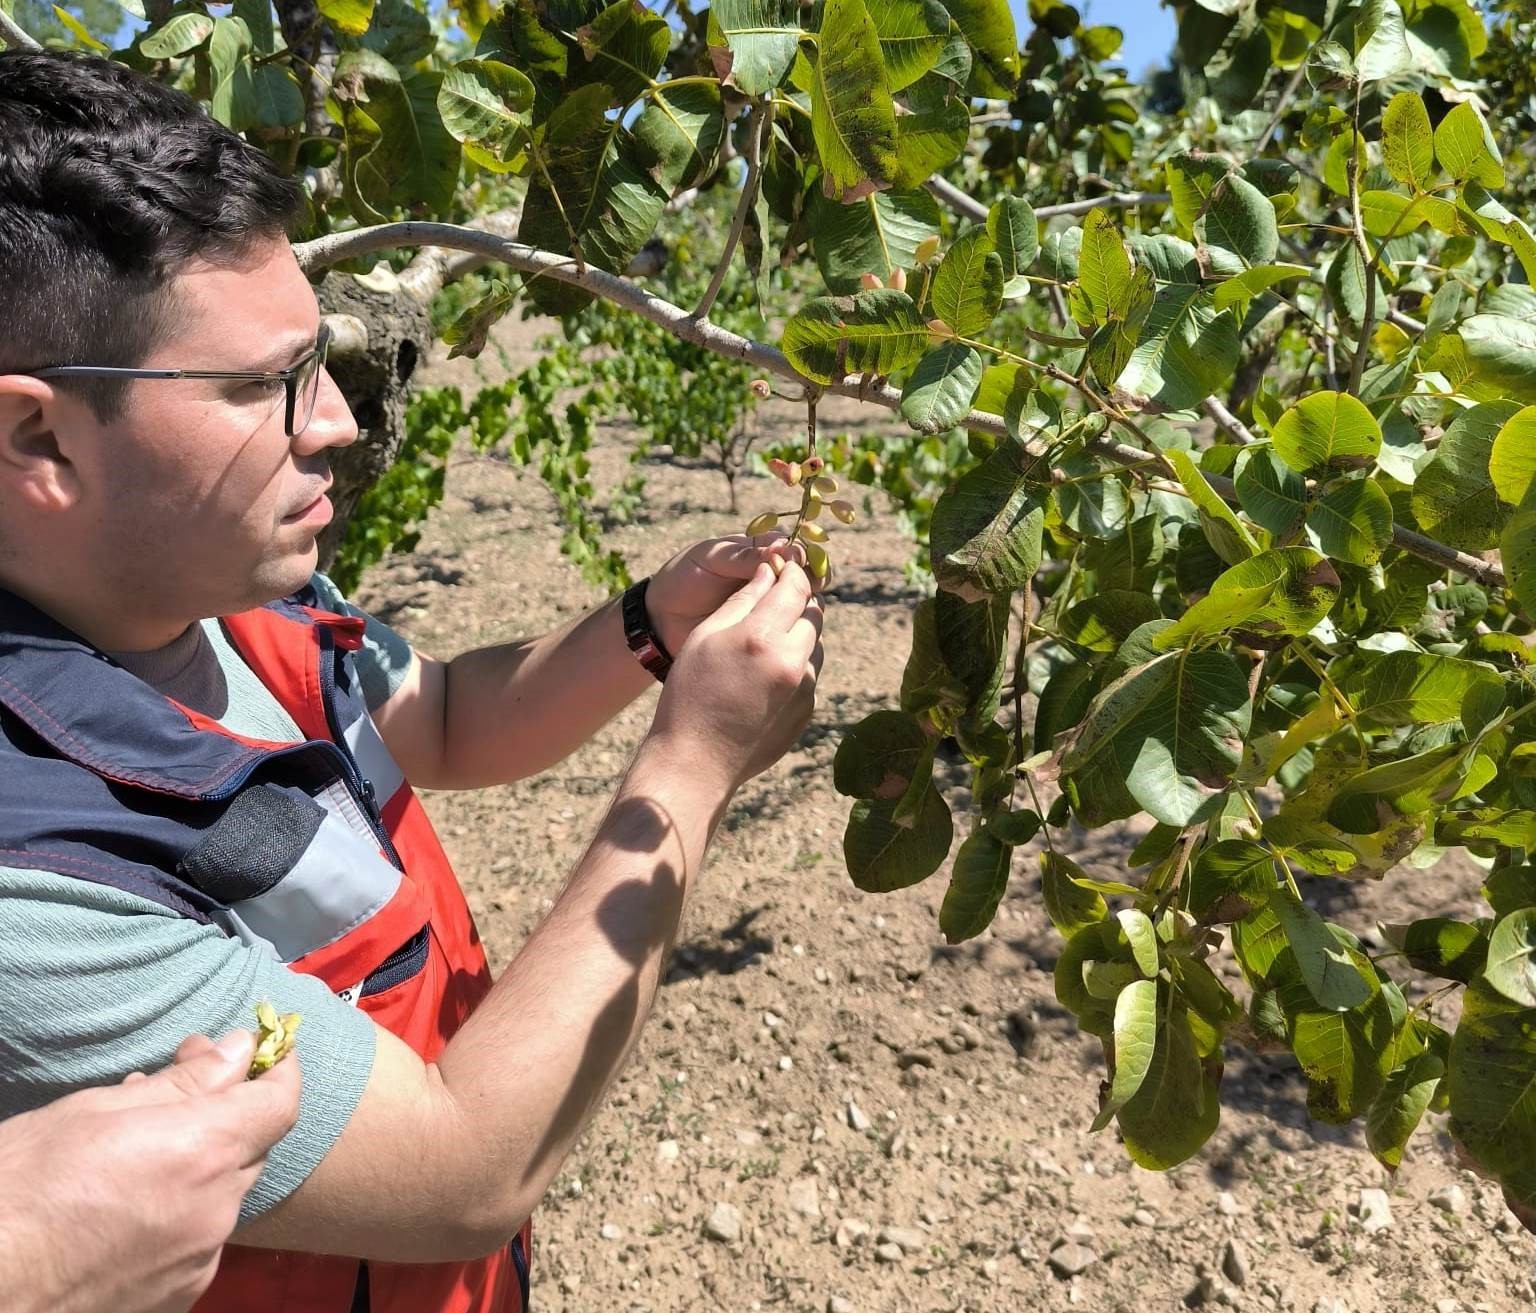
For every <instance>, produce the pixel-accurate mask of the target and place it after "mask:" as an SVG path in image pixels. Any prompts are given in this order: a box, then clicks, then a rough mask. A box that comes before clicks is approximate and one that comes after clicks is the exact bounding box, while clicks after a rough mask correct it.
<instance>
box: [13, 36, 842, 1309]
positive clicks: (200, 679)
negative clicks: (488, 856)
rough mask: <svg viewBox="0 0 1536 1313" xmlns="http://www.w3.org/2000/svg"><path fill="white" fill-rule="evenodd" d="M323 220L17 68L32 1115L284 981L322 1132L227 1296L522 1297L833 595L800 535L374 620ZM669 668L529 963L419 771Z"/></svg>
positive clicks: (18, 459)
mask: <svg viewBox="0 0 1536 1313" xmlns="http://www.w3.org/2000/svg"><path fill="white" fill-rule="evenodd" d="M297 203H298V196H297V192H296V190H295V188H294V186H293V185H292V184H291V183H290V182H288V181H287V180H285V179H283V178H281V177H280V176H278V175H277V174H276V173H275V172H274V170H273V169H272V168H271V166H270V165H269V164H268V162H267V160H266V158H265V157H264V156H262V155H261V154H260V153H259V152H257V151H255V150H254V149H252V148H250V147H248V146H246V145H245V144H244V143H242V142H241V141H240V140H239V139H238V138H236V137H234V136H232V135H231V134H230V133H228V132H226V131H224V130H223V129H222V128H220V127H219V126H218V125H216V124H214V123H213V122H211V121H210V120H209V119H207V118H206V116H204V115H203V114H202V113H201V111H200V110H199V109H198V108H197V106H196V105H194V104H193V103H192V102H191V101H190V100H188V99H186V98H185V97H182V96H180V95H179V94H177V93H173V92H171V91H169V90H167V89H165V88H163V87H160V86H158V85H156V84H154V83H152V82H150V81H148V80H147V79H144V78H142V77H140V76H138V75H136V74H134V73H132V72H130V71H128V70H127V69H124V68H122V67H120V66H116V65H113V64H110V63H107V62H105V61H101V60H96V59H91V58H85V57H65V56H57V55H46V54H21V53H15V54H3V55H0V287H4V288H5V289H6V294H7V300H8V306H7V310H8V313H7V315H6V316H5V318H4V319H3V320H0V862H3V863H5V866H4V867H3V868H0V1015H4V1016H5V1017H6V1025H5V1027H4V1028H0V1064H3V1076H4V1084H3V1088H0V1100H3V1103H0V1113H14V1112H19V1111H23V1110H26V1109H28V1108H31V1107H35V1106H37V1105H39V1104H41V1103H43V1102H44V1101H46V1100H48V1099H50V1098H52V1097H54V1096H56V1095H58V1094H60V1093H64V1092H67V1091H68V1090H71V1089H74V1088H78V1087H79V1086H81V1085H85V1084H99V1083H103V1082H107V1081H111V1080H116V1079H118V1078H120V1077H121V1076H122V1075H123V1074H124V1073H125V1072H128V1071H132V1070H136V1069H153V1068H154V1067H157V1066H159V1065H161V1064H163V1063H164V1062H165V1061H167V1060H168V1059H169V1058H170V1056H171V1054H172V1053H173V1051H174V1050H175V1048H176V1044H177V1041H178V1040H179V1037H180V1036H181V1035H185V1034H188V1033H193V1032H203V1033H209V1034H220V1033H223V1032H224V1031H226V1030H228V1029H230V1028H231V1027H233V1026H239V1025H243V1024H248V1021H247V1018H248V1017H249V1015H250V1009H251V1006H252V1004H253V1003H254V1002H255V1001H256V1000H258V999H261V998H267V999H270V1000H271V1001H272V1003H273V1004H274V1005H275V1006H276V1007H277V1009H278V1011H280V1012H289V1011H292V1012H300V1013H302V1014H303V1015H304V1029H303V1031H302V1032H301V1034H300V1053H301V1055H302V1058H303V1065H304V1073H305V1079H304V1088H303V1094H302V1101H301V1109H300V1115H299V1120H298V1123H297V1126H296V1127H295V1129H294V1131H293V1133H292V1134H290V1135H289V1136H288V1137H287V1138H286V1139H284V1140H283V1141H282V1142H281V1143H280V1144H279V1145H278V1146H277V1147H276V1148H275V1149H274V1150H273V1152H272V1154H271V1155H270V1158H269V1160H268V1162H267V1165H266V1168H265V1170H264V1171H263V1173H262V1175H261V1177H260V1179H259V1180H258V1182H257V1183H256V1185H255V1187H254V1188H253V1189H252V1190H251V1192H250V1194H249V1195H248V1196H247V1197H246V1200H245V1203H244V1205H243V1207H242V1210H241V1224H240V1226H239V1229H238V1230H237V1231H236V1232H235V1235H234V1240H235V1242H236V1244H235V1245H233V1246H231V1247H230V1248H228V1249H226V1251H225V1254H224V1257H223V1261H222V1265H221V1268H220V1272H219V1275H218V1277H217V1278H216V1279H215V1281H214V1283H213V1285H212V1287H211V1288H210V1289H209V1291H208V1293H207V1295H206V1296H205V1297H204V1299H203V1301H202V1302H201V1303H200V1305H199V1307H200V1308H206V1309H218V1310H220V1313H244V1311H245V1310H250V1311H251V1313H255V1311H256V1310H260V1313H278V1311H279V1310H293V1311H295V1313H298V1311H302V1313H333V1311H334V1313H348V1311H349V1310H353V1309H372V1310H374V1313H407V1311H409V1313H511V1311H513V1310H518V1309H521V1308H523V1307H525V1306H526V1303H527V1286H528V1257H529V1253H528V1244H529V1228H528V1218H529V1216H530V1214H531V1213H532V1210H533V1207H534V1205H535V1203H536V1202H537V1200H538V1199H539V1197H540V1196H541V1194H542V1193H543V1191H544V1189H545V1187H546V1186H547V1184H548V1182H549V1181H550V1179H551V1178H552V1177H553V1176H554V1174H555V1172H556V1171H557V1169H558V1167H559V1165H560V1163H561V1161H562V1159H563V1158H564V1157H565V1156H566V1154H567V1153H568V1151H569V1149H570V1147H571V1145H572V1143H573V1141H574V1140H575V1138H576V1136H577V1135H578V1133H579V1132H580V1130H581V1129H582V1127H583V1126H584V1125H585V1123H586V1122H587V1120H588V1119H589V1118H590V1117H591V1115H592V1113H593V1111H594V1109H595V1108H596V1106H597V1104H598V1101H599V1099H600V1098H601V1096H602V1094H603V1091H604V1090H605V1089H606V1087H607V1086H608V1084H609V1083H610V1081H611V1080H612V1079H613V1077H614V1075H615V1074H616V1073H617V1072H618V1071H619V1070H620V1068H621V1067H622V1066H623V1064H624V1062H625V1060H626V1058H627V1056H628V1053H629V1051H630V1049H631V1047H632V1045H633V1044H634V1042H635V1039H636V1037H637V1035H638V1033H639V1030H640V1028H641V1026H642V1025H643V1024H644V1021H645V1019H646V1017H647V1015H648V1014H649V1011H650V1009H651V1005H652V1001H653V999H654V995H655V990H656V987H657V981H658V976H659V973H660V970H661V966H662V961H663V958H664V956H665V954H666V952H667V951H668V948H669V947H670V945H671V943H672V940H673V938H674V936H675V934H676V932H677V927H678V921H679V917H680V915H681V912H682V908H683V904H684V900H685V897H686V895H687V892H688V889H689V887H690V885H691V884H692V882H693V881H694V880H695V879H696V877H697V874H698V872H699V869H700V866H701V864H702V861H703V857H704V852H705V848H706V846H707V844H708V842H709V839H710V837H711V835H712V833H713V830H714V828H715V826H716V825H717V823H718V822H719V820H720V818H721V816H722V814H723V812H724V810H725V807H726V805H727V803H728V802H729V800H730V798H731V796H732V794H733V793H734V791H735V790H736V789H737V788H738V787H740V785H741V784H742V783H743V782H744V781H745V780H747V779H749V778H750V777H751V776H752V775H754V774H756V773H757V772H759V771H761V770H763V769H765V768H766V767H767V766H769V765H770V764H772V763H773V762H774V761H776V760H777V759H778V758H779V757H780V756H781V755H782V754H783V752H784V751H785V750H786V749H787V748H788V747H789V746H790V745H791V744H792V743H794V742H795V740H796V739H797V738H798V736H799V734H800V732H801V730H802V729H803V728H804V726H805V724H806V722H807V720H808V719H809V716H810V713H811V709H812V706H813V700H814V688H815V682H816V677H817V674H818V672H819V670H820V666H821V659H822V657H821V645H820V630H821V607H820V604H819V602H818V600H817V599H816V598H815V597H814V596H813V593H812V588H811V586H810V583H809V580H808V578H807V576H806V574H805V572H804V571H803V570H802V569H801V567H800V564H799V562H798V560H796V559H794V558H793V557H792V556H791V554H790V551H789V549H788V548H787V545H786V544H785V543H784V540H783V539H782V537H779V538H777V539H768V538H765V539H763V540H760V541H754V542H748V541H747V540H745V539H741V538H723V539H718V540H713V541H710V542H706V543H702V544H699V545H697V546H695V547H693V548H691V549H689V550H688V551H686V552H684V553H682V554H681V555H679V556H677V557H675V558H673V559H672V560H671V561H669V562H668V563H667V564H666V565H665V566H663V567H662V568H661V569H660V570H659V571H657V573H656V575H655V576H654V578H653V579H651V580H650V581H649V587H648V590H647V589H640V588H637V589H636V590H632V591H631V593H629V594H627V595H626V597H625V599H624V601H623V603H622V604H621V603H620V602H619V601H615V602H612V603H609V604H607V605H604V606H601V607H598V608H597V609H596V610H594V611H593V612H591V613H590V614H588V615H586V616H583V617H581V618H580V619H578V620H576V621H574V622H573V623H571V624H569V625H567V626H566V627H564V628H563V629H560V630H557V631H556V632H554V633H551V634H548V635H546V636H544V637H542V638H538V639H534V640H530V641H526V642H518V643H509V644H506V645H504V646H501V647H496V648H490V649H486V650H483V651H478V652H473V653H469V654H466V655H463V656H460V657H458V658H456V659H454V660H453V661H450V662H440V661H437V660H433V659H432V658H430V657H427V656H424V655H421V654H417V653H413V652H411V650H410V649H409V648H408V647H406V646H405V644H404V643H403V642H401V640H400V639H399V638H398V637H397V636H395V635H392V634H391V633H390V632H389V631H388V630H387V629H385V628H384V627H383V626H380V625H378V624H376V623H373V622H371V621H368V620H367V619H366V618H365V617H362V616H360V615H359V614H358V613H356V612H353V611H351V610H350V608H348V607H347V605H346V603H345V601H344V600H343V599H342V598H340V597H339V596H337V595H336V593H335V590H334V589H333V588H331V587H330V586H329V584H328V583H327V581H325V580H324V579H323V577H321V576H314V575H312V572H313V570H314V566H315V559H316V554H315V535H316V533H317V532H318V531H319V529H320V528H321V527H322V526H323V525H324V524H325V523H326V522H327V520H328V519H329V516H330V508H329V503H328V501H327V499H326V497H325V495H324V494H325V490H326V487H327V486H328V474H327V457H328V454H329V452H330V451H331V450H332V449H333V448H336V447H340V446H343V445H345V444H347V443H350V442H352V441H353V440H355V438H356V435H357V428H356V425H355V423H354V422H353V419H352V416H351V415H350V413H349V412H348V410H347V407H346V405H345V403H344V402H343V400H342V398H341V396H340V394H339V393H338V392H337V390H336V388H335V386H334V385H333V384H332V383H331V381H330V379H329V377H328V376H327V375H326V373H325V370H324V368H323V354H324V340H323V335H322V332H321V326H320V321H319V314H318V310H317V307H316V303H315V299H314V296H313V293H312V291H311V289H310V287H309V285H308V283H307V282H306V281H305V279H304V278H303V276H302V275H301V274H300V272H299V270H298V267H297V265H296V263H295V262H294V259H293V256H292V253H291V251H290V249H289V247H288V245H287V242H286V240H285V237H284V233H285V227H286V225H288V224H289V223H290V222H291V219H292V216H293V214H294V213H295V210H296V208H297ZM771 558H778V565H777V567H776V569H770V567H769V561H770V559H771ZM776 571H777V572H776ZM213 617H217V619H213ZM669 653H670V654H672V656H671V657H670V658H669V657H668V656H667V654H669ZM669 662H670V666H669ZM653 675H661V676H665V681H666V682H665V687H664V689H663V691H662V696H661V698H660V701H659V703H658V705H657V709H656V714H655V718H654V721H653V723H652V726H651V728H650V732H649V733H648V734H647V736H646V738H645V740H644V742H643V743H642V744H641V746H640V748H639V749H638V751H637V752H636V754H635V757H634V759H633V760H632V761H631V763H630V765H629V768H628V770H627V771H626V772H625V774H624V776H623V779H622V780H621V781H620V783H619V786H618V789H617V792H616V794H615V797H614V801H613V804H612V807H611V808H610V810H609V813H608V815H607V816H606V818H605V819H604V821H603V823H602V825H601V826H600V827H599V829H598V831H597V834H596V835H595V837H594V839H593V840H592V843H591V846H590V847H589V848H588V850H587V852H586V853H585V855H584V856H583V857H582V859H581V860H580V862H578V863H577V865H576V867H575V869H574V871H573V873H572V875H571V878H570V881H569V883H568V884H567V886H566V888H565V889H564V891H563V892H562V893H561V895H560V897H559V898H558V899H557V901H556V903H555V905H554V907H553V909H552V910H551V911H550V913H549V915H548V916H547V917H546V918H545V920H544V921H543V923H542V924H541V925H540V926H539V927H538V928H537V929H536V930H535V931H534V932H533V934H532V935H530V937H529V939H528V941H527V943H526V944H525V946H524V947H523V950H522V951H521V953H519V955H518V956H517V958H516V959H515V960H514V961H513V962H512V964H511V965H510V966H509V967H508V969H507V971H506V972H505V973H504V975H503V977H502V978H501V980H500V981H498V982H497V983H496V984H495V985H494V987H493V986H492V984H491V981H490V975H489V972H488V970H487V968H486V964H485V959H484V955H483V952H482V951H481V947H480V941H479V937H478V935H477V934H476V931H475V927H474V924H473V922H472V919H471V917H470V915H469V911H468V908H467V907H466V905H465V903H464V898H463V895H462V893H461V891H460V889H459V886H458V884H457V881H456V880H455V879H454V877H453V874H452V872H451V870H450V869H449V867H448V864H447V859H446V858H445V856H444V855H443V853H442V850H441V848H440V847H439V845H438V843H437V840H436V837H435V836H434V835H433V833H432V830H431V826H430V824H429V823H428V821H427V819H426V816H425V813H424V812H423V811H422V809H421V807H420V804H419V803H418V802H417V800H416V798H415V796H414V794H413V793H412V791H411V785H410V783H408V782H407V781H410V782H414V783H416V784H418V785H424V786H427V787H430V788H438V789H443V788H473V787H479V786H484V785H490V784H495V783H500V782H504V781H507V780H512V779H516V778H520V777H523V776H526V775H529V774H532V773H534V772H536V771H538V770H540V769H543V768H545V767H547V766H548V765H550V764H551V763H553V762H555V761H557V760H559V759H560V758H561V757H563V756H564V755H566V754H567V753H568V752H570V751H571V750H572V749H573V748H575V747H576V746H577V745H578V744H580V743H581V742H583V741H584V740H585V739H586V738H587V737H588V736H589V735H590V734H591V733H592V732H593V731H594V730H596V729H597V728H598V727H599V726H601V725H602V724H603V723H605V722H606V721H607V720H608V719H609V718H610V717H611V716H612V715H613V714H614V713H615V712H616V711H618V710H619V709H620V708H621V707H622V706H624V705H626V704H627V703H628V702H630V701H631V700H633V699H634V698H635V697H636V696H638V695H639V694H640V693H641V692H642V691H643V690H644V689H645V688H647V687H650V686H651V683H652V679H653ZM147 1170H149V1169H148V1168H147ZM58 1243H59V1244H60V1246H61V1247H62V1249H63V1251H64V1252H65V1253H66V1254H67V1250H68V1246H69V1244H70V1243H71V1242H70V1237H68V1236H60V1237H58Z"/></svg>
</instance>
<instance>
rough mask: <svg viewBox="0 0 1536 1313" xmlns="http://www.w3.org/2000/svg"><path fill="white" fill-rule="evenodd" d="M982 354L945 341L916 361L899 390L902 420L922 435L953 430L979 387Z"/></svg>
mask: <svg viewBox="0 0 1536 1313" xmlns="http://www.w3.org/2000/svg"><path fill="white" fill-rule="evenodd" d="M981 365H982V361H981V353H980V352H978V351H977V350H976V349H975V348H974V347H968V346H965V345H963V344H961V343H959V342H945V343H943V344H942V345H941V346H937V347H935V348H934V349H933V350H932V351H930V352H928V354H927V355H925V356H924V357H923V358H922V359H921V360H919V361H918V362H917V367H916V368H915V369H914V370H913V371H912V372H911V373H910V374H909V375H908V376H907V381H906V382H905V383H904V384H903V385H902V389H901V414H902V417H903V418H904V419H905V420H906V421H907V422H908V423H909V424H911V425H912V426H913V427H914V428H916V429H920V430H921V431H923V432H924V433H942V432H943V431H944V430H945V429H951V428H954V426H955V425H956V424H958V423H959V422H960V421H961V420H962V419H964V418H965V416H966V415H967V414H968V413H969V412H970V409H971V404H972V402H973V401H974V400H975V399H976V389H977V388H978V387H979V386H980V384H981Z"/></svg>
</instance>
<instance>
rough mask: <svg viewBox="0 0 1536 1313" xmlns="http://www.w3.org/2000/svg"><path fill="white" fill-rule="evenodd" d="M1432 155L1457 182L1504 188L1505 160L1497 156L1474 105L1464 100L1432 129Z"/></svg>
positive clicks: (1482, 120)
mask: <svg viewBox="0 0 1536 1313" xmlns="http://www.w3.org/2000/svg"><path fill="white" fill-rule="evenodd" d="M1435 156H1436V157H1437V158H1438V159H1439V161H1440V167H1441V168H1443V169H1444V170H1445V171H1446V172H1447V173H1448V174H1450V175H1451V177H1453V178H1454V179H1455V180H1456V181H1457V182H1467V181H1469V180H1470V181H1472V182H1480V183H1482V185H1483V186H1485V187H1502V186H1503V185H1504V157H1503V156H1502V155H1500V154H1499V147H1498V143H1497V142H1495V141H1494V139H1493V133H1492V132H1491V131H1490V130H1489V127H1488V123H1487V121H1486V120H1485V119H1484V118H1483V116H1482V115H1481V114H1479V113H1478V111H1477V106H1475V105H1474V104H1472V102H1471V101H1468V100H1464V101H1462V102H1461V103H1460V104H1459V105H1454V106H1452V108H1451V112H1450V113H1449V114H1447V115H1446V116H1445V117H1444V118H1443V119H1441V120H1440V126H1439V127H1437V128H1436V129H1435Z"/></svg>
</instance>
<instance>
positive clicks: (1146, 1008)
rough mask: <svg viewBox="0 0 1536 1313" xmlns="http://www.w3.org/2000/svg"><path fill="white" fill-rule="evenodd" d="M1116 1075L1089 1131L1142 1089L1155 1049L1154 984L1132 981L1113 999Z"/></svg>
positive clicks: (1097, 1128) (1101, 1126) (1099, 1126)
mask: <svg viewBox="0 0 1536 1313" xmlns="http://www.w3.org/2000/svg"><path fill="white" fill-rule="evenodd" d="M1114 1024H1115V1031H1114V1036H1115V1038H1114V1055H1115V1073H1114V1076H1113V1077H1112V1078H1111V1081H1110V1087H1109V1096H1108V1098H1107V1099H1106V1100H1105V1101H1104V1105H1103V1106H1102V1107H1101V1108H1100V1109H1099V1115H1098V1116H1097V1117H1096V1118H1094V1121H1093V1125H1092V1126H1091V1127H1090V1129H1091V1130H1095V1131H1101V1130H1103V1129H1104V1128H1105V1127H1106V1126H1108V1125H1109V1123H1110V1120H1111V1118H1113V1117H1114V1115H1115V1114H1116V1113H1117V1112H1119V1111H1120V1109H1121V1108H1123V1107H1125V1105H1126V1104H1127V1103H1129V1102H1130V1101H1131V1099H1132V1098H1133V1097H1134V1096H1135V1094H1136V1091H1137V1090H1139V1089H1140V1088H1141V1086H1142V1082H1143V1081H1144V1080H1145V1079H1146V1076H1147V1072H1148V1071H1149V1070H1150V1069H1151V1067H1152V1057H1153V1054H1154V1053H1155V1052H1156V1049H1157V982H1156V981H1155V980H1133V981H1132V982H1131V983H1130V984H1129V985H1127V986H1126V987H1125V988H1124V989H1122V990H1121V991H1120V994H1119V997H1117V998H1116V999H1115V1023H1114Z"/></svg>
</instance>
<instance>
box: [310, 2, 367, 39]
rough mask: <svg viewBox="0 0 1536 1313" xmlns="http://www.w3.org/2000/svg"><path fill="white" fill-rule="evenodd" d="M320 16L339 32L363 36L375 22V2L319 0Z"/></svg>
mask: <svg viewBox="0 0 1536 1313" xmlns="http://www.w3.org/2000/svg"><path fill="white" fill-rule="evenodd" d="M317 7H318V8H319V10H320V14H321V16H322V17H323V18H325V20H326V21H327V22H328V23H330V25H331V26H332V27H334V28H335V29H336V30H337V31H338V32H344V33H346V35H347V36H362V34H363V33H364V32H366V31H367V30H368V25H369V24H370V23H371V22H373V0H317Z"/></svg>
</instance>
